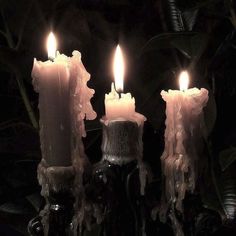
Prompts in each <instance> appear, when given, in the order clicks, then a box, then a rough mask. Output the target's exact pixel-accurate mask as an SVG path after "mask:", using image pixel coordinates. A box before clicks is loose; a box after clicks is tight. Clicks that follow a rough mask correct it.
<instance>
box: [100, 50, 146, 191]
mask: <svg viewBox="0 0 236 236" xmlns="http://www.w3.org/2000/svg"><path fill="white" fill-rule="evenodd" d="M113 70H114V77H115V86H114V83H112V85H111V92H110V93H109V94H106V96H105V112H106V114H105V116H104V117H103V118H102V119H101V122H102V124H103V141H102V152H103V158H102V160H103V161H104V160H105V161H108V162H110V163H112V164H113V165H120V166H121V165H126V164H128V163H130V162H131V161H135V160H136V161H137V162H138V166H139V176H140V192H141V194H142V195H143V194H144V189H145V183H146V169H145V168H144V165H143V162H142V155H143V143H142V134H143V124H144V121H145V120H146V118H145V117H144V116H143V115H142V114H140V113H138V112H136V111H135V99H134V98H133V97H132V96H131V94H130V93H122V91H123V79H124V60H123V56H122V52H121V49H120V47H119V45H118V46H117V48H116V52H115V57H114V64H113ZM115 87H116V89H115ZM117 91H118V92H117Z"/></svg>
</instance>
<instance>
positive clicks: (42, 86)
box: [32, 33, 96, 166]
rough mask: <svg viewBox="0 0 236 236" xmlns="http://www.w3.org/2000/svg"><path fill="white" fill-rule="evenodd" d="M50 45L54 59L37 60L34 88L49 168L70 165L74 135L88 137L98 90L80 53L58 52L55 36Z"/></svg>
mask: <svg viewBox="0 0 236 236" xmlns="http://www.w3.org/2000/svg"><path fill="white" fill-rule="evenodd" d="M47 46H48V57H49V59H50V60H48V61H45V62H42V61H37V60H36V59H34V65H33V70H32V77H33V86H34V89H35V90H36V92H38V93H39V111H40V142H41V151H42V157H43V160H44V161H45V162H46V163H47V165H48V166H70V165H72V152H73V150H72V147H73V145H72V138H73V136H75V134H76V132H77V131H78V133H79V136H82V135H83V136H85V130H84V124H83V119H84V118H85V117H86V118H87V119H94V118H95V117H96V113H95V112H94V111H93V109H92V106H91V104H90V98H91V97H92V96H93V93H94V90H92V89H89V88H88V87H87V81H88V80H89V79H90V75H89V74H88V72H87V71H86V70H85V68H84V66H83V64H82V62H81V55H80V53H79V52H78V51H74V52H73V53H72V55H73V56H72V57H67V56H65V55H63V54H60V53H59V52H56V39H55V37H54V35H53V34H52V33H50V34H49V37H48V41H47ZM75 98H76V99H77V101H75ZM75 129H77V131H75Z"/></svg>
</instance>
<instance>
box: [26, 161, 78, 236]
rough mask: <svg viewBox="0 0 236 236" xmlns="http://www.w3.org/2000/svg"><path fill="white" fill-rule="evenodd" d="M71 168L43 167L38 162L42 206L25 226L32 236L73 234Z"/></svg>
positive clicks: (72, 177)
mask: <svg viewBox="0 0 236 236" xmlns="http://www.w3.org/2000/svg"><path fill="white" fill-rule="evenodd" d="M74 177H75V172H74V168H73V166H68V167H59V166H58V167H57V166H52V167H49V166H47V164H46V162H45V160H42V161H41V163H40V164H39V166H38V180H39V184H40V185H41V186H42V191H41V195H42V196H43V197H44V198H45V206H44V208H43V209H42V210H41V211H40V213H39V215H38V216H36V217H35V218H33V219H32V220H31V221H30V222H29V224H28V232H29V234H30V235H32V236H36V235H37V236H46V235H47V236H69V235H72V232H73V223H72V220H73V216H74V201H75V197H74V193H73V184H74Z"/></svg>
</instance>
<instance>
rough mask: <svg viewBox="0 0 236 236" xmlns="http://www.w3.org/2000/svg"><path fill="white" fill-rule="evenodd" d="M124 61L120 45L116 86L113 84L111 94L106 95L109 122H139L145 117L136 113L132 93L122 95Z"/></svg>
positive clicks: (114, 68)
mask: <svg viewBox="0 0 236 236" xmlns="http://www.w3.org/2000/svg"><path fill="white" fill-rule="evenodd" d="M124 68H125V67H124V60H123V56H122V51H121V49H120V47H119V45H118V46H117V47H116V52H115V56H114V63H113V71H114V77H115V85H114V83H112V84H111V92H110V93H109V94H106V95H105V112H106V119H108V120H117V119H118V120H119V119H121V120H122V119H123V120H137V122H141V121H142V119H143V116H140V114H139V113H137V112H135V99H134V97H132V95H131V94H130V93H122V91H123V80H124Z"/></svg>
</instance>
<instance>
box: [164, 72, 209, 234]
mask: <svg viewBox="0 0 236 236" xmlns="http://www.w3.org/2000/svg"><path fill="white" fill-rule="evenodd" d="M188 82H189V78H188V73H187V72H186V71H184V72H182V73H181V74H180V90H168V92H166V91H162V92H161V96H162V98H163V99H164V101H165V102H166V122H165V124H166V130H165V149H164V152H163V154H162V156H161V163H162V170H163V174H164V181H165V193H164V194H165V197H164V198H165V203H164V204H163V206H165V207H167V206H168V205H169V204H171V207H174V208H175V209H177V210H178V211H180V212H183V208H182V201H183V199H184V197H185V193H186V191H191V192H192V191H194V189H195V183H196V178H197V167H198V163H197V162H198V159H199V157H198V150H197V147H198V144H199V142H200V139H201V138H202V136H203V135H204V128H205V126H204V120H203V108H204V107H205V106H206V104H207V101H208V91H207V90H206V89H204V88H201V89H197V88H191V89H188ZM165 207H164V208H165ZM167 210H168V209H167V208H166V209H165V211H167ZM174 212H175V210H174V209H173V210H172V211H171V214H172V216H171V219H172V221H174V222H173V224H174V225H176V226H178V223H177V222H178V221H177V218H176V217H175V216H174ZM176 230H177V231H178V232H176V234H177V235H182V234H181V229H180V228H179V229H176Z"/></svg>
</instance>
